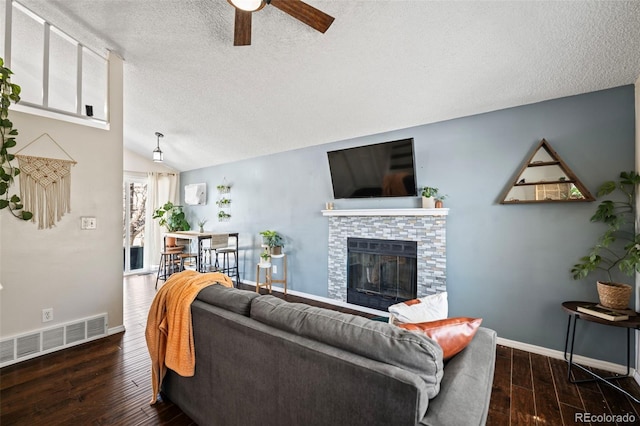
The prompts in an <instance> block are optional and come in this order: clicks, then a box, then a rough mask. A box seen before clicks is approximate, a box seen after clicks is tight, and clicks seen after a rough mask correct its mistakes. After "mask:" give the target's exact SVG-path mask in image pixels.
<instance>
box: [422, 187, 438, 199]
mask: <svg viewBox="0 0 640 426" xmlns="http://www.w3.org/2000/svg"><path fill="white" fill-rule="evenodd" d="M437 195H438V188H432V187H430V186H425V187H424V188H422V196H423V197H426V198H430V197H436V196H437Z"/></svg>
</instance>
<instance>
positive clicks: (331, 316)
mask: <svg viewBox="0 0 640 426" xmlns="http://www.w3.org/2000/svg"><path fill="white" fill-rule="evenodd" d="M250 316H251V318H253V319H255V320H257V321H260V322H262V323H264V324H268V325H271V326H272V327H276V328H278V329H281V330H285V331H288V332H290V333H293V334H296V335H299V336H304V337H307V338H310V339H313V340H316V341H319V342H323V343H326V344H329V345H331V346H334V347H337V348H340V349H344V350H347V351H350V352H353V353H356V354H358V355H360V356H364V357H366V358H369V359H373V360H376V361H380V362H384V363H387V364H391V365H394V366H397V367H400V368H403V369H405V370H408V371H411V372H413V373H414V374H417V375H418V376H419V377H420V378H421V379H422V380H423V381H424V382H425V385H426V389H427V395H428V397H429V398H433V397H435V396H436V395H437V394H438V392H439V391H440V381H441V380H442V374H443V360H442V349H441V348H440V346H439V345H438V344H437V343H436V342H434V341H433V340H432V339H431V338H429V337H428V336H426V335H424V334H418V333H414V332H411V331H408V330H404V329H401V328H398V327H395V326H392V325H390V324H386V323H382V322H379V321H370V320H368V319H367V318H363V317H359V316H355V315H350V314H345V313H342V312H336V311H331V310H329V309H323V308H317V307H313V306H309V305H305V304H302V303H289V302H286V301H284V300H281V299H278V298H276V297H274V296H268V295H267V296H260V297H258V298H256V299H253V300H252V303H251V314H250Z"/></svg>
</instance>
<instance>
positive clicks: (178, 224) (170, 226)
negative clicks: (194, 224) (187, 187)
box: [153, 201, 191, 247]
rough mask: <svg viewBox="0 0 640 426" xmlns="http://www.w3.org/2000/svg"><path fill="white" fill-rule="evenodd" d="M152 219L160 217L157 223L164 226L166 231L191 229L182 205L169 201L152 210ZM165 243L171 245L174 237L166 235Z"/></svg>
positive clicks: (173, 242)
mask: <svg viewBox="0 0 640 426" xmlns="http://www.w3.org/2000/svg"><path fill="white" fill-rule="evenodd" d="M153 219H160V220H159V221H158V224H159V225H160V226H164V227H165V228H166V229H167V232H176V231H188V230H190V229H191V225H189V222H187V219H186V217H185V214H184V211H183V210H182V206H176V205H174V204H173V203H172V202H170V201H168V202H166V203H165V204H164V205H163V206H162V207H159V208H157V209H156V210H155V211H154V212H153ZM166 243H167V246H168V247H173V246H175V245H176V239H175V238H173V237H167V239H166Z"/></svg>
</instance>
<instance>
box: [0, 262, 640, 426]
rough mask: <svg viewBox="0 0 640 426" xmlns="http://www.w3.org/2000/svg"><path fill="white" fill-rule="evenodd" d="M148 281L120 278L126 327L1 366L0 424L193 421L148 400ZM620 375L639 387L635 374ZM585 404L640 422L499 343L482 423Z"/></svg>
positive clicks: (541, 421)
mask: <svg viewBox="0 0 640 426" xmlns="http://www.w3.org/2000/svg"><path fill="white" fill-rule="evenodd" d="M154 283H155V275H146V276H145V275H142V276H132V277H128V278H125V279H124V305H125V306H124V313H125V316H124V324H125V327H126V330H127V331H126V332H125V333H119V334H117V335H113V336H110V337H107V338H104V339H100V340H98V341H94V342H90V343H87V344H83V345H80V346H77V347H74V348H70V349H67V350H64V351H60V352H56V353H52V354H49V355H45V356H42V357H39V358H36V359H33V360H29V361H25V362H22V363H18V364H15V365H11V366H8V367H5V368H2V369H0V425H2V426H7V425H30V426H31V425H67V424H72V425H127V426H129V425H192V424H194V423H193V422H192V421H191V420H190V419H189V418H188V417H187V416H186V415H185V414H183V413H182V412H181V411H180V409H179V408H178V407H176V406H175V405H173V404H172V403H171V402H169V401H164V402H162V403H158V404H155V405H153V406H151V405H149V399H150V397H151V384H150V377H149V368H150V361H149V355H148V353H147V349H146V343H145V339H144V327H145V325H146V317H147V311H148V308H149V305H150V303H151V300H152V299H153V296H154V294H155V291H154ZM247 288H251V289H252V287H247ZM263 292H264V290H263ZM274 294H275V295H276V296H280V297H282V295H281V294H279V293H275V292H274ZM286 298H287V300H290V301H296V302H298V301H304V302H307V303H310V304H317V303H316V302H313V301H309V300H306V299H302V298H299V297H295V296H287V297H286ZM621 383H622V384H623V386H624V387H625V388H626V389H627V390H629V391H630V392H631V393H633V394H634V395H640V387H639V386H638V385H637V384H636V383H635V381H634V380H633V379H631V378H625V379H623V380H622V381H621ZM247 403H250V401H247ZM583 412H589V413H591V414H594V415H596V414H615V415H624V414H625V413H631V414H632V415H634V416H635V419H636V422H633V423H623V422H621V423H617V424H619V425H622V424H640V420H638V419H640V404H636V403H632V402H631V401H630V400H629V399H627V398H626V397H625V396H624V395H622V394H620V393H618V392H616V391H615V390H613V389H611V388H609V387H607V386H603V385H598V384H595V383H589V384H582V385H579V386H578V385H573V384H570V383H568V382H567V380H566V366H565V363H564V362H563V361H561V360H556V359H551V358H548V357H544V356H541V355H536V354H533V353H529V352H524V351H520V350H516V349H511V348H508V347H504V346H499V347H498V348H497V359H496V373H495V378H494V385H493V392H492V395H491V407H490V412H489V418H488V422H487V424H488V425H499V426H501V425H526V424H528V425H553V426H556V425H574V424H585V423H581V422H579V421H578V422H576V421H575V417H574V416H575V414H576V413H583ZM587 424H588V423H587ZM592 424H598V425H615V424H616V423H615V422H601V423H592ZM222 426H224V425H222ZM295 426H297V425H295ZM444 426H450V425H444ZM451 426H465V425H451Z"/></svg>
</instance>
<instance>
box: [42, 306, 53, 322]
mask: <svg viewBox="0 0 640 426" xmlns="http://www.w3.org/2000/svg"><path fill="white" fill-rule="evenodd" d="M49 321H53V308H46V309H43V310H42V322H49Z"/></svg>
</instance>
